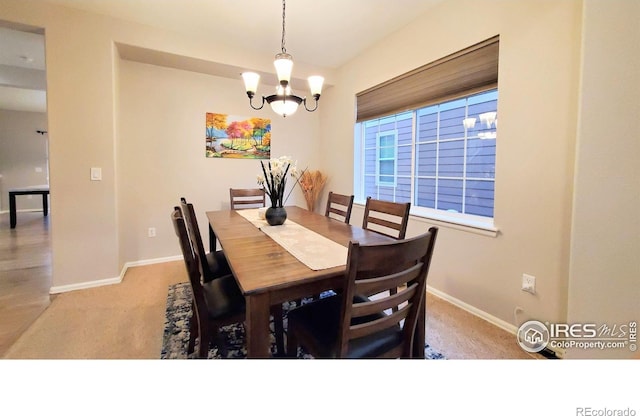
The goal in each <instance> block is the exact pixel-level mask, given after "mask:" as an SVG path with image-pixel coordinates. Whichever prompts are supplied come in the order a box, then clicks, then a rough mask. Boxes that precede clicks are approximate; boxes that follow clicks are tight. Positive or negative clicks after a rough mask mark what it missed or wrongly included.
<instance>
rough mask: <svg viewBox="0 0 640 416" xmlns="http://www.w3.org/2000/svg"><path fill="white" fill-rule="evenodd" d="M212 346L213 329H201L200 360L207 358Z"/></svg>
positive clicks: (206, 327) (207, 326)
mask: <svg viewBox="0 0 640 416" xmlns="http://www.w3.org/2000/svg"><path fill="white" fill-rule="evenodd" d="M210 344H211V328H210V327H209V325H204V326H203V327H202V328H200V345H198V358H207V356H208V355H209V345H210Z"/></svg>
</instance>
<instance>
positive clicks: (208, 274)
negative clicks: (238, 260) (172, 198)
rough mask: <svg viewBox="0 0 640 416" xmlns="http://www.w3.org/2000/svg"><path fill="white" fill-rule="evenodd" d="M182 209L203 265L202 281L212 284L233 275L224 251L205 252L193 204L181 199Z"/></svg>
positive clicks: (188, 230)
mask: <svg viewBox="0 0 640 416" xmlns="http://www.w3.org/2000/svg"><path fill="white" fill-rule="evenodd" d="M180 207H181V208H182V215H183V218H184V222H185V223H186V226H187V233H188V235H189V240H190V241H191V246H192V247H193V249H194V251H195V252H196V254H197V255H198V260H199V261H200V263H201V264H200V266H201V268H202V280H203V281H204V282H210V281H211V280H213V279H215V278H217V277H221V276H225V275H228V274H231V268H229V263H228V262H227V258H226V257H225V256H224V253H223V252H222V250H210V251H209V253H206V252H205V250H204V244H203V243H202V235H201V234H200V227H199V226H198V219H197V218H196V212H195V210H194V208H193V204H190V203H188V202H187V200H186V199H185V198H184V197H183V198H180Z"/></svg>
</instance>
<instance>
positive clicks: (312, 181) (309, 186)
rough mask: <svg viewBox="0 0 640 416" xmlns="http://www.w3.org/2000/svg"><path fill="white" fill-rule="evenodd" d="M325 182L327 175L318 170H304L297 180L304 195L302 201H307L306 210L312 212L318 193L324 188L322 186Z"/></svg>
mask: <svg viewBox="0 0 640 416" xmlns="http://www.w3.org/2000/svg"><path fill="white" fill-rule="evenodd" d="M326 182H327V175H325V174H324V173H322V172H320V171H319V170H306V169H305V170H304V171H303V172H302V173H301V174H300V177H299V178H298V183H299V184H300V189H302V193H303V194H304V199H305V200H306V201H307V209H308V210H309V211H313V210H314V209H315V206H316V202H317V200H318V197H319V196H320V192H322V188H324V184H325V183H326Z"/></svg>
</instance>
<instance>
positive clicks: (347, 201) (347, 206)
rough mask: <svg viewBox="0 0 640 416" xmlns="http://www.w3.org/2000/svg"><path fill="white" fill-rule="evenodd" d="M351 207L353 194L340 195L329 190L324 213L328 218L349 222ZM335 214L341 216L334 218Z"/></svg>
mask: <svg viewBox="0 0 640 416" xmlns="http://www.w3.org/2000/svg"><path fill="white" fill-rule="evenodd" d="M351 208H353V195H341V194H336V193H333V192H329V197H328V198H327V208H326V210H325V213H324V215H325V216H327V217H329V218H334V219H342V220H343V221H344V222H345V223H347V224H349V220H350V219H351ZM336 215H337V216H338V217H342V218H335V216H336Z"/></svg>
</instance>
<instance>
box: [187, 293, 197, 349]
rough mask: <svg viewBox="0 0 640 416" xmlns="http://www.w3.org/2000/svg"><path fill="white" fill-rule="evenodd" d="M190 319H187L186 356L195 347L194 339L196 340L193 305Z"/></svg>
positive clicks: (195, 317) (195, 320)
mask: <svg viewBox="0 0 640 416" xmlns="http://www.w3.org/2000/svg"><path fill="white" fill-rule="evenodd" d="M192 311H193V313H192V314H191V318H189V345H188V346H187V354H188V355H191V354H192V353H193V349H194V348H195V346H196V338H198V332H199V331H198V317H197V316H196V309H195V305H192Z"/></svg>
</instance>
